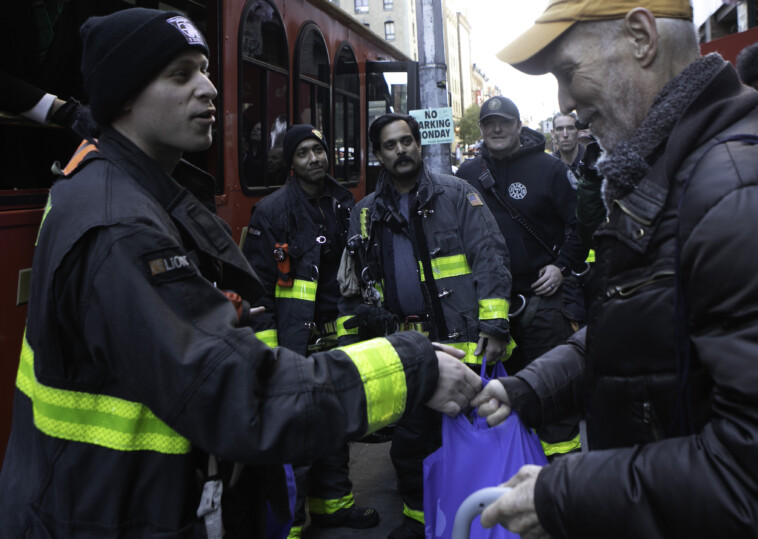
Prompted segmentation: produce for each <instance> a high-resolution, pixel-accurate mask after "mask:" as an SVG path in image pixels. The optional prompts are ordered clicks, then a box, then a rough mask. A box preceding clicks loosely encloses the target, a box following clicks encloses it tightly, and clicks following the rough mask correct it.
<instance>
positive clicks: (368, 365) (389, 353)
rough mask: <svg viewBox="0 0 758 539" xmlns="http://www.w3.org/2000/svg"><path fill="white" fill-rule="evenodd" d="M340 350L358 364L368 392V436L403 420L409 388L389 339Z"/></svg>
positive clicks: (360, 343) (352, 345) (361, 343)
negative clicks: (401, 417) (401, 418)
mask: <svg viewBox="0 0 758 539" xmlns="http://www.w3.org/2000/svg"><path fill="white" fill-rule="evenodd" d="M338 350H342V351H343V352H345V353H346V354H347V355H348V356H349V357H350V359H351V360H352V361H353V363H355V366H356V368H357V369H358V373H359V374H360V375H361V380H362V381H363V389H364V391H365V392H366V416H367V421H368V431H367V433H370V432H374V431H375V430H378V429H380V428H382V427H386V426H387V425H389V424H390V423H393V422H394V421H396V420H398V419H400V416H401V415H402V414H403V412H404V411H405V402H406V399H407V396H408V395H407V392H408V388H407V386H406V381H405V370H404V369H403V362H402V361H401V360H400V356H398V355H397V352H396V351H395V348H394V347H393V346H392V344H390V342H389V341H388V340H387V339H372V340H370V341H364V342H359V343H356V344H351V345H348V346H344V347H340V348H338Z"/></svg>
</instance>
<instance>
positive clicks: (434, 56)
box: [416, 0, 450, 174]
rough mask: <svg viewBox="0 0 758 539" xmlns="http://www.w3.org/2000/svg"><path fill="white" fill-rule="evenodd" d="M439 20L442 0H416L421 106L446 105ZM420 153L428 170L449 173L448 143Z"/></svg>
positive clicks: (425, 149)
mask: <svg viewBox="0 0 758 539" xmlns="http://www.w3.org/2000/svg"><path fill="white" fill-rule="evenodd" d="M442 21H443V18H442V0H416V28H417V29H418V79H419V91H420V94H421V95H420V97H421V103H420V106H421V108H422V109H433V108H441V107H447V106H449V103H448V102H447V65H446V64H445V40H444V36H443V33H442ZM423 155H424V162H425V163H426V166H427V167H429V169H430V170H431V171H432V172H437V173H443V174H450V146H449V145H448V144H430V145H428V146H424V147H423Z"/></svg>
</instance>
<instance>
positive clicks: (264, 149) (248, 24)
mask: <svg viewBox="0 0 758 539" xmlns="http://www.w3.org/2000/svg"><path fill="white" fill-rule="evenodd" d="M242 21H243V22H242V29H241V39H240V43H241V47H240V55H241V58H242V66H241V69H240V74H241V80H240V85H241V88H240V96H241V103H240V108H239V110H240V121H239V129H240V133H239V137H240V145H239V148H240V156H239V162H240V184H241V185H242V188H243V191H244V192H245V193H246V194H253V191H254V190H259V189H260V188H272V187H278V186H280V185H282V184H284V182H285V181H286V179H287V167H286V165H285V164H284V159H283V157H282V139H283V137H284V132H285V131H286V129H287V100H288V87H289V73H288V68H287V66H288V64H289V60H288V56H287V50H288V49H287V36H286V34H285V32H284V25H283V23H282V19H281V17H280V15H279V13H278V12H277V11H276V8H275V7H274V6H273V5H272V4H270V3H269V2H267V1H266V0H251V1H249V2H248V4H247V6H246V15H245V16H244V17H243V18H242ZM256 194H259V193H256Z"/></svg>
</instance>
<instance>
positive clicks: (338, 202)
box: [243, 124, 379, 538]
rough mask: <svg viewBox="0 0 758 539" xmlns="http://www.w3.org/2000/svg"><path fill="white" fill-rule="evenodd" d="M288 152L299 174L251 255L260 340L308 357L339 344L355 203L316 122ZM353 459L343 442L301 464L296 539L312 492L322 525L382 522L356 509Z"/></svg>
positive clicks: (257, 220) (255, 231)
mask: <svg viewBox="0 0 758 539" xmlns="http://www.w3.org/2000/svg"><path fill="white" fill-rule="evenodd" d="M283 153H284V159H285V161H286V163H287V166H288V167H289V168H291V170H292V172H293V175H292V176H291V177H290V178H289V180H288V181H287V183H286V184H285V185H283V186H282V187H281V188H279V189H278V190H277V191H276V192H274V193H272V194H271V195H269V196H267V197H265V198H264V199H263V200H261V201H260V202H259V203H258V204H257V205H256V206H255V208H254V209H253V215H252V217H251V219H250V226H249V229H248V234H247V237H246V239H245V243H244V246H243V251H244V253H245V257H246V258H247V260H248V262H250V265H251V266H252V267H253V269H254V270H255V272H256V274H257V275H258V276H259V277H260V279H261V281H262V282H263V287H264V289H265V294H264V296H263V298H262V299H261V300H260V301H259V304H261V305H264V306H265V307H266V312H265V313H263V314H261V315H259V316H256V317H255V319H254V320H253V329H254V330H255V332H256V335H257V336H258V337H259V338H260V339H261V340H263V341H264V342H266V343H267V344H269V345H270V346H284V347H286V348H289V349H290V350H293V351H295V352H297V353H299V354H303V355H306V354H308V353H313V352H318V351H323V350H329V349H331V348H333V347H334V346H336V345H337V333H336V325H335V323H336V320H337V302H338V300H339V297H340V289H339V283H338V282H337V270H338V268H339V264H340V258H341V255H342V252H343V250H344V249H345V242H346V235H347V228H348V225H349V223H350V210H351V209H352V208H353V206H354V205H355V198H354V197H353V194H352V193H351V192H350V191H349V190H347V189H346V188H345V187H343V186H341V185H340V184H339V183H337V181H336V180H335V179H334V178H332V177H330V176H329V175H328V174H327V171H328V168H329V158H328V156H329V148H328V146H327V143H326V140H325V138H324V135H323V134H322V133H321V131H319V130H318V129H316V128H315V127H313V126H312V125H307V124H303V125H295V126H292V127H291V128H290V129H289V130H288V131H287V133H286V135H285V136H284V144H283ZM349 459H350V455H349V450H348V446H347V444H342V446H341V447H339V448H338V449H336V450H335V451H334V452H333V453H330V454H329V455H327V456H325V457H324V458H322V459H320V460H318V461H316V462H314V463H313V464H312V465H311V464H303V465H302V466H296V467H295V478H296V480H297V491H298V495H297V504H296V508H295V520H294V525H293V527H292V530H291V531H290V534H289V537H290V538H296V537H300V536H301V532H302V528H303V525H304V524H305V520H306V519H305V498H306V493H307V494H308V507H309V512H310V516H311V523H312V524H314V525H317V526H346V527H350V528H370V527H372V526H375V525H376V524H377V523H378V522H379V515H378V513H377V512H376V510H374V509H372V508H364V507H359V506H356V505H355V501H354V499H353V494H352V492H351V489H352V484H351V482H350V479H349V477H348V462H349Z"/></svg>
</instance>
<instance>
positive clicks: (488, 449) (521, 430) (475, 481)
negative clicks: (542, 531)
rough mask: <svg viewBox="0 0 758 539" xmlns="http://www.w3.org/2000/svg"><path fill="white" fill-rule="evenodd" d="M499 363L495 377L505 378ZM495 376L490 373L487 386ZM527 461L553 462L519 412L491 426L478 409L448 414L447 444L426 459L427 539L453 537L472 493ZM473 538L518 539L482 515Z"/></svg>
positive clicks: (444, 435)
mask: <svg viewBox="0 0 758 539" xmlns="http://www.w3.org/2000/svg"><path fill="white" fill-rule="evenodd" d="M505 376H507V375H506V373H505V368H504V367H503V364H502V363H497V364H496V366H495V369H494V372H493V375H492V377H491V379H495V378H504V377H505ZM489 380H490V378H488V377H486V376H485V375H484V365H482V381H483V382H484V383H485V384H486V383H487V382H488V381H489ZM524 464H538V465H545V464H547V459H546V458H545V453H544V452H543V450H542V445H541V444H540V441H539V438H537V435H536V434H534V433H533V432H532V431H530V430H528V429H527V428H526V427H524V425H523V424H522V423H521V420H520V419H519V418H518V416H517V415H516V413H515V412H513V413H511V415H510V416H509V417H508V419H506V420H505V421H504V422H503V423H501V424H500V425H497V426H495V427H489V426H488V425H487V420H486V419H483V418H480V417H479V416H478V415H477V414H476V411H472V412H470V413H468V414H460V415H459V416H458V417H454V418H451V417H448V416H443V417H442V447H440V448H439V449H438V450H437V451H435V452H434V453H432V454H431V455H429V456H428V457H427V458H426V459H425V460H424V521H425V531H426V539H439V538H443V539H449V538H450V536H451V534H452V531H453V521H454V519H455V513H456V511H457V510H458V507H459V506H460V505H461V503H462V502H463V500H465V499H466V497H467V496H468V495H469V494H471V493H472V492H474V491H476V490H479V489H481V488H484V487H494V486H498V485H500V484H501V483H504V482H505V481H507V480H508V479H510V478H511V477H512V476H513V475H515V474H516V472H518V471H519V468H521V466H523V465H524ZM470 537H471V539H495V538H498V539H500V538H518V535H516V534H514V533H511V532H509V531H508V530H506V529H505V528H503V527H502V526H495V527H494V528H492V529H490V530H487V529H484V528H482V525H481V523H480V520H479V518H475V519H474V522H473V523H472V525H471V535H470Z"/></svg>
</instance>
